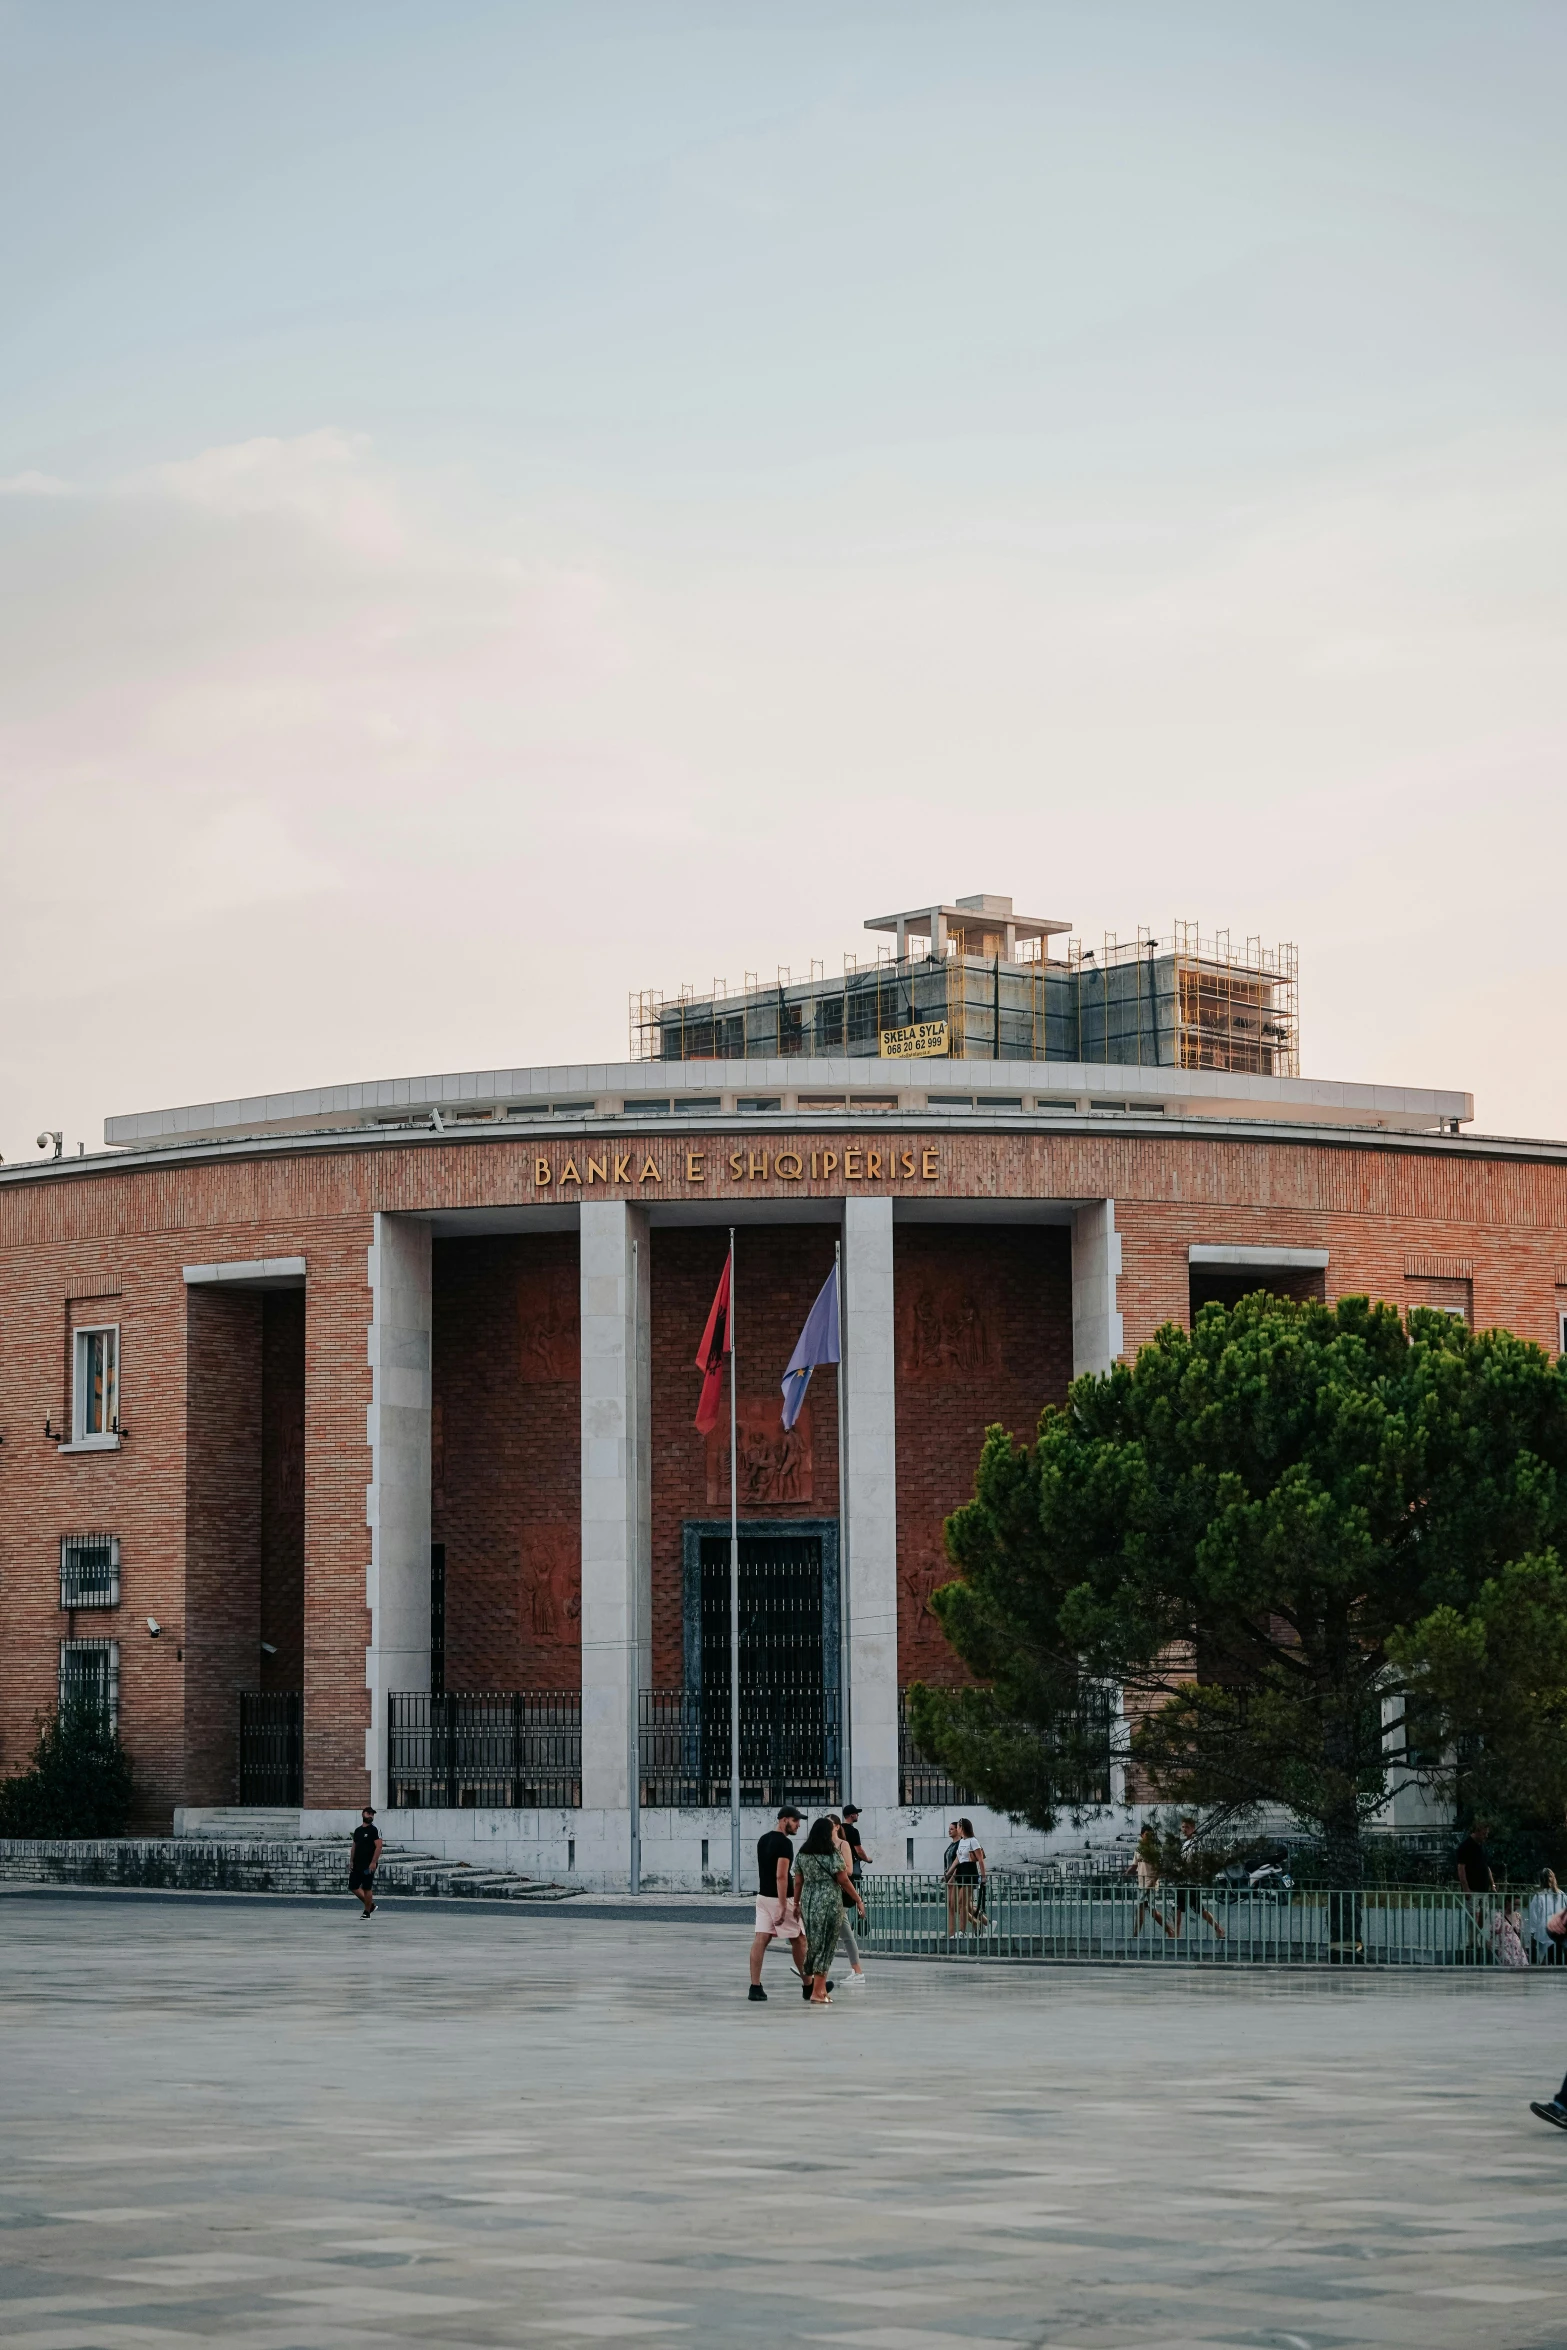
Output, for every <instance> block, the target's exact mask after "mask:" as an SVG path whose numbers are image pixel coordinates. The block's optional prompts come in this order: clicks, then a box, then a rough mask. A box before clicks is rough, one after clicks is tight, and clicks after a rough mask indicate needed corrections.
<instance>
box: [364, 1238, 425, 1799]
mask: <svg viewBox="0 0 1567 2350" xmlns="http://www.w3.org/2000/svg"><path fill="white" fill-rule="evenodd" d="M430 1272H431V1268H430V1227H429V1225H428V1223H426V1222H425V1221H424V1220H423V1219H422V1218H420V1217H417V1216H384V1215H377V1217H376V1220H375V1240H374V1243H373V1245H372V1247H371V1250H370V1291H371V1297H372V1300H373V1304H372V1309H371V1323H370V1371H371V1379H372V1386H371V1400H370V1407H369V1414H368V1419H367V1426H366V1441H367V1442H368V1444H369V1446H370V1458H371V1471H370V1477H371V1482H370V1485H369V1488H368V1490H367V1492H366V1495H365V1517H366V1521H367V1523H368V1525H369V1527H370V1579H369V1585H368V1599H369V1604H370V1644H369V1647H368V1649H367V1650H366V1653H365V1683H366V1686H367V1687H368V1689H369V1691H370V1727H369V1728H368V1730H367V1731H366V1732H365V1767H366V1768H367V1770H368V1771H369V1773H370V1784H371V1789H372V1793H371V1797H370V1800H371V1802H372V1803H374V1804H376V1805H378V1806H379V1805H383V1804H384V1803H385V1802H386V1797H387V1770H386V1759H387V1758H386V1732H387V1713H388V1707H387V1698H388V1696H389V1695H390V1693H391V1692H392V1691H393V1690H394V1689H428V1688H429V1686H430V1326H431V1279H430Z"/></svg>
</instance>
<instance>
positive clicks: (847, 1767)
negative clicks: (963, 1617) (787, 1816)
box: [832, 1240, 854, 1805]
mask: <svg viewBox="0 0 1567 2350" xmlns="http://www.w3.org/2000/svg"><path fill="white" fill-rule="evenodd" d="M832 1259H833V1270H834V1272H835V1274H836V1276H837V1278H836V1280H835V1281H834V1283H833V1290H834V1297H833V1302H834V1304H835V1305H836V1307H837V1309H838V1777H839V1782H840V1784H839V1790H838V1801H839V1803H840V1805H842V1804H845V1803H852V1802H853V1801H854V1781H853V1754H854V1749H853V1745H852V1742H851V1739H850V1734H849V1508H848V1500H847V1495H848V1490H849V1415H848V1411H847V1408H846V1406H847V1392H846V1390H847V1378H846V1373H847V1369H848V1364H847V1360H846V1357H845V1352H844V1343H843V1319H844V1317H843V1243H842V1241H839V1240H835V1241H834V1242H833V1244H832Z"/></svg>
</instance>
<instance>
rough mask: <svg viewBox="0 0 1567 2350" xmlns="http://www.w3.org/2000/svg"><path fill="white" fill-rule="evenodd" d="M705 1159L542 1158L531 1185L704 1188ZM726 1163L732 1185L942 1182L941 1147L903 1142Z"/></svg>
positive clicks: (692, 1154)
mask: <svg viewBox="0 0 1567 2350" xmlns="http://www.w3.org/2000/svg"><path fill="white" fill-rule="evenodd" d="M710 1155H711V1147H710V1146H709V1145H707V1144H703V1145H701V1146H700V1147H698V1148H696V1149H691V1148H687V1149H686V1150H684V1151H683V1152H681V1153H680V1155H679V1157H678V1158H677V1159H676V1160H675V1162H674V1164H673V1165H672V1166H670V1167H669V1168H668V1169H667V1170H666V1169H665V1168H663V1167H661V1166H660V1165H659V1164H658V1161H657V1160H656V1159H653V1158H651V1157H649V1156H648V1155H647V1153H646V1152H644V1153H643V1154H642V1160H641V1166H640V1169H638V1170H637V1171H636V1172H635V1173H634V1172H633V1169H634V1168H636V1163H637V1162H636V1153H635V1151H634V1150H632V1151H617V1152H614V1153H613V1154H610V1153H606V1155H605V1156H604V1157H603V1158H602V1159H596V1158H589V1157H585V1158H584V1159H583V1161H582V1164H581V1166H580V1167H579V1165H578V1163H577V1161H576V1159H575V1158H568V1159H564V1160H560V1159H556V1158H555V1157H553V1156H551V1157H550V1158H544V1157H542V1156H541V1157H536V1158H535V1159H534V1162H533V1183H534V1188H535V1190H537V1191H546V1190H550V1189H555V1190H557V1191H558V1190H559V1187H560V1186H561V1185H562V1184H564V1183H575V1184H576V1185H577V1186H578V1187H579V1189H581V1188H583V1187H585V1186H586V1187H591V1186H592V1185H593V1184H595V1183H602V1184H605V1185H606V1186H609V1187H611V1188H613V1187H614V1186H615V1185H616V1184H625V1185H627V1186H629V1187H633V1188H634V1187H636V1186H638V1185H641V1184H644V1183H663V1182H664V1181H665V1179H666V1174H667V1177H668V1180H669V1181H671V1182H679V1181H680V1180H682V1179H683V1180H684V1181H685V1182H686V1183H688V1184H691V1185H693V1186H695V1185H705V1184H706V1182H707V1161H708V1158H709V1156H710ZM719 1163H720V1164H723V1163H724V1162H723V1161H722V1160H720V1162H719ZM727 1164H728V1168H729V1179H730V1182H731V1183H732V1184H749V1183H766V1184H779V1183H800V1182H803V1181H804V1180H806V1178H807V1176H808V1177H809V1180H810V1181H811V1182H813V1183H830V1182H831V1181H832V1179H833V1177H834V1176H835V1175H836V1176H838V1177H839V1179H840V1181H842V1182H844V1183H883V1182H888V1183H911V1182H912V1183H937V1182H939V1181H940V1179H941V1148H940V1145H939V1144H936V1143H925V1144H922V1145H920V1146H918V1147H917V1148H916V1147H914V1146H911V1145H910V1144H908V1143H894V1144H891V1145H890V1146H889V1145H887V1144H881V1145H879V1146H878V1147H877V1148H876V1149H874V1150H873V1149H872V1148H871V1147H870V1145H869V1144H868V1143H862V1142H845V1143H844V1145H843V1147H842V1150H841V1152H840V1151H834V1150H821V1149H817V1150H813V1151H808V1152H807V1151H800V1150H794V1149H791V1148H790V1147H789V1145H788V1144H787V1143H786V1144H785V1146H784V1148H783V1149H782V1150H780V1151H765V1150H763V1151H753V1150H750V1149H746V1150H738V1151H730V1152H728V1153H727Z"/></svg>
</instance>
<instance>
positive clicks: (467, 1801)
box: [387, 1689, 582, 1811]
mask: <svg viewBox="0 0 1567 2350" xmlns="http://www.w3.org/2000/svg"><path fill="white" fill-rule="evenodd" d="M388 1715H389V1719H388V1731H387V1742H388V1749H389V1751H388V1756H387V1766H388V1767H387V1776H388V1781H389V1786H390V1800H391V1803H392V1806H393V1808H394V1809H396V1810H403V1809H408V1810H419V1809H428V1808H430V1807H431V1806H436V1807H439V1808H444V1809H449V1810H455V1809H459V1808H461V1807H464V1806H467V1805H478V1806H480V1807H481V1808H482V1807H487V1806H493V1807H494V1808H495V1809H496V1810H499V1811H541V1810H548V1811H554V1810H557V1809H569V1808H571V1807H573V1806H575V1805H577V1804H580V1803H581V1801H582V1692H581V1691H580V1689H522V1690H455V1691H449V1692H445V1693H442V1692H441V1691H438V1690H429V1689H414V1690H407V1691H395V1692H394V1693H393V1694H392V1696H391V1698H390V1700H389V1706H388Z"/></svg>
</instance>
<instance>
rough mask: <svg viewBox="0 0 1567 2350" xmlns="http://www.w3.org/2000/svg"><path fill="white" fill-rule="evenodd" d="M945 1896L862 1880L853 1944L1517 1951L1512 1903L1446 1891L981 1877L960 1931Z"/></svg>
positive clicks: (902, 1949) (1181, 1955)
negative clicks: (977, 1900) (975, 1903)
mask: <svg viewBox="0 0 1567 2350" xmlns="http://www.w3.org/2000/svg"><path fill="white" fill-rule="evenodd" d="M957 1890H958V1889H957V1888H956V1887H954V1886H951V1885H948V1884H947V1883H946V1882H945V1881H944V1880H943V1879H942V1878H940V1877H929V1876H913V1875H911V1876H906V1877H890V1876H868V1877H866V1878H864V1879H863V1880H862V1882H861V1886H860V1891H861V1893H862V1895H863V1897H864V1900H865V1908H866V1918H865V1924H864V1927H863V1929H862V1939H863V1940H864V1941H865V1943H866V1945H867V1947H868V1948H871V1949H874V1950H882V1951H887V1952H889V1953H901V1954H904V1955H907V1956H920V1957H930V1958H984V1959H993V1960H994V1959H1014V1960H1015V1959H1065V1960H1079V1961H1092V1962H1094V1963H1099V1964H1104V1963H1121V1962H1127V1961H1133V1962H1141V1963H1146V1964H1149V1965H1155V1966H1159V1965H1164V1966H1180V1965H1187V1966H1190V1965H1201V1966H1248V1965H1250V1966H1258V1965H1260V1966H1361V1967H1378V1966H1380V1967H1415V1966H1430V1967H1508V1966H1517V1965H1518V1964H1519V1963H1520V1962H1521V1961H1522V1959H1523V1957H1524V1953H1525V1951H1526V1949H1527V1937H1526V1935H1525V1932H1524V1927H1523V1922H1522V1916H1521V1912H1520V1909H1519V1903H1518V1898H1517V1896H1516V1895H1507V1894H1501V1893H1461V1892H1457V1891H1455V1890H1453V1889H1451V1888H1449V1887H1445V1886H1443V1887H1437V1886H1431V1885H1378V1886H1374V1887H1372V1886H1368V1887H1365V1888H1364V1889H1362V1890H1359V1891H1354V1892H1334V1891H1328V1890H1320V1889H1303V1888H1300V1887H1296V1888H1295V1889H1294V1890H1293V1891H1289V1892H1283V1891H1281V1892H1278V1893H1273V1892H1266V1891H1262V1890H1231V1889H1229V1888H1226V1887H1220V1886H1216V1885H1196V1884H1193V1885H1179V1884H1162V1885H1159V1886H1156V1887H1155V1888H1154V1889H1153V1890H1152V1891H1151V1892H1148V1891H1145V1890H1144V1889H1143V1888H1141V1887H1140V1886H1137V1885H1135V1884H1115V1883H1105V1882H1100V1883H1098V1884H1092V1883H1087V1882H1082V1883H1077V1884H1072V1883H1059V1882H1051V1881H1048V1880H1045V1879H1041V1878H1038V1877H1030V1876H1022V1875H1013V1874H1011V1873H1009V1872H1005V1871H1001V1872H996V1871H993V1872H992V1873H991V1875H990V1877H989V1879H988V1880H987V1882H986V1885H985V1914H984V1916H983V1918H982V1919H981V1921H980V1922H979V1923H978V1924H977V1925H976V1926H974V1927H972V1928H971V1929H970V1930H969V1931H967V1932H963V1933H960V1932H958V1930H957V1923H956V1906H957ZM1563 1972H1564V1974H1567V1969H1564V1970H1563Z"/></svg>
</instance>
